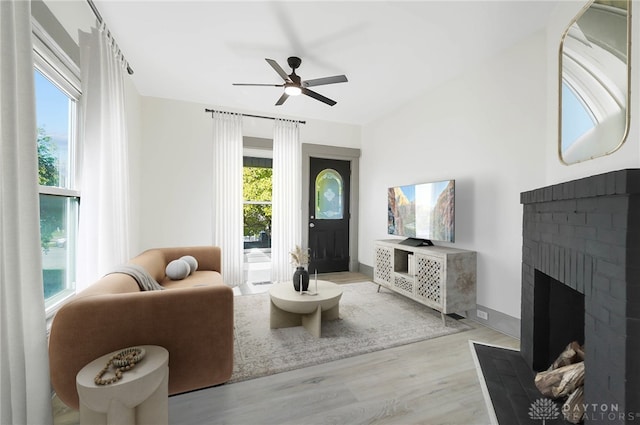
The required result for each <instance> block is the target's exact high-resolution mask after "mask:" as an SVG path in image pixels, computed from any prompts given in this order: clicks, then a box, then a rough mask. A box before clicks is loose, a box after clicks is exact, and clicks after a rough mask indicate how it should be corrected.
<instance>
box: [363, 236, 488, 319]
mask: <svg viewBox="0 0 640 425" xmlns="http://www.w3.org/2000/svg"><path fill="white" fill-rule="evenodd" d="M399 242H401V241H400V240H395V239H390V240H380V241H376V242H375V254H374V255H375V259H374V262H375V264H374V269H373V281H374V282H375V283H377V284H378V290H380V286H384V287H385V288H388V289H391V290H393V291H395V292H397V293H399V294H402V295H405V296H407V297H409V298H411V299H412V300H415V301H417V302H419V303H421V304H424V305H426V306H427V307H430V308H433V309H434V310H437V311H439V312H440V315H441V316H442V323H443V324H445V317H444V315H445V314H450V313H463V312H466V311H467V310H470V309H473V308H475V307H476V253H475V252H474V251H466V250H463V249H457V248H449V247H443V246H415V247H414V246H407V245H402V244H400V243H399Z"/></svg>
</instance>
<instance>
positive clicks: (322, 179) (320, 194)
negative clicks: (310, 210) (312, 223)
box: [315, 168, 344, 220]
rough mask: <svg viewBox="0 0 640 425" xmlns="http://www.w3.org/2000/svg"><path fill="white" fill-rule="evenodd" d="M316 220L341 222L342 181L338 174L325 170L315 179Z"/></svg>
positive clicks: (334, 171) (342, 214)
mask: <svg viewBox="0 0 640 425" xmlns="http://www.w3.org/2000/svg"><path fill="white" fill-rule="evenodd" d="M315 192H316V196H315V197H316V211H315V215H316V219H317V220H341V219H342V218H343V216H344V202H343V196H344V194H343V181H342V177H341V176H340V174H339V173H338V172H337V171H336V170H333V169H331V168H326V169H324V170H322V171H321V172H319V173H318V176H317V177H316V190H315Z"/></svg>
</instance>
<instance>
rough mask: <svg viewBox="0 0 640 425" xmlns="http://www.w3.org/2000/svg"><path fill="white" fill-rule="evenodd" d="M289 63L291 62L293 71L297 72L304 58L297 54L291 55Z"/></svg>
mask: <svg viewBox="0 0 640 425" xmlns="http://www.w3.org/2000/svg"><path fill="white" fill-rule="evenodd" d="M287 63H288V64H289V66H290V67H291V69H293V72H294V73H295V71H296V69H298V68H299V67H300V64H301V63H302V59H300V58H299V57H297V56H291V57H289V58H288V59H287Z"/></svg>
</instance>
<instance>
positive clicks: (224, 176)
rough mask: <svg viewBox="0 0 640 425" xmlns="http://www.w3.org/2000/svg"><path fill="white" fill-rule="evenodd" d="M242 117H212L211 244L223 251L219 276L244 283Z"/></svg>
mask: <svg viewBox="0 0 640 425" xmlns="http://www.w3.org/2000/svg"><path fill="white" fill-rule="evenodd" d="M242 202H243V199H242V115H241V114H232V113H227V112H214V113H213V208H212V211H213V244H214V245H217V246H219V247H220V248H221V250H222V276H223V278H224V282H225V283H226V284H227V285H229V286H238V285H240V284H241V283H243V255H244V241H243V233H244V231H243V221H244V220H243V210H242Z"/></svg>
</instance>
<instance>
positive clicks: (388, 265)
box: [373, 246, 393, 287]
mask: <svg viewBox="0 0 640 425" xmlns="http://www.w3.org/2000/svg"><path fill="white" fill-rule="evenodd" d="M373 281H374V282H375V283H378V284H380V285H384V286H387V287H388V286H391V284H392V282H393V248H387V247H383V246H376V247H375V267H374V269H373Z"/></svg>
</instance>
